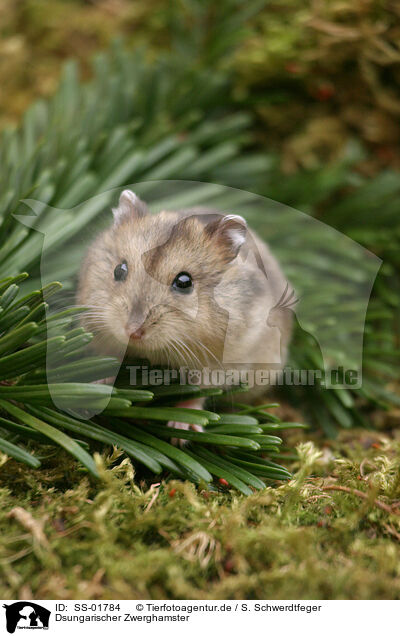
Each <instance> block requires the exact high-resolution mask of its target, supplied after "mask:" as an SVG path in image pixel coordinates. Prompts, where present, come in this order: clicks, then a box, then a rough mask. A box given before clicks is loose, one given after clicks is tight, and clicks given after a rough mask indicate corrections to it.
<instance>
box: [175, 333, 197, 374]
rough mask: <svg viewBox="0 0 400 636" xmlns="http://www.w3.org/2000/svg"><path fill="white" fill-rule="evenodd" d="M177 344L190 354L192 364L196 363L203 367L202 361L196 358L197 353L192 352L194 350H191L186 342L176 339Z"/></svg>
mask: <svg viewBox="0 0 400 636" xmlns="http://www.w3.org/2000/svg"><path fill="white" fill-rule="evenodd" d="M175 342H176V343H177V344H178V343H179V344H180V345H181V348H183V349H184V350H185V351H187V352H188V354H189V356H190V359H191V362H194V363H196V362H197V364H198V365H199V366H200V367H201V366H202V365H201V361H200V360H199V358H198V357H197V356H196V354H195V352H194V351H193V350H192V349H191V348H190V347H189V346H188V345H187V344H186V343H185V342H183V341H182V340H181V339H180V338H175Z"/></svg>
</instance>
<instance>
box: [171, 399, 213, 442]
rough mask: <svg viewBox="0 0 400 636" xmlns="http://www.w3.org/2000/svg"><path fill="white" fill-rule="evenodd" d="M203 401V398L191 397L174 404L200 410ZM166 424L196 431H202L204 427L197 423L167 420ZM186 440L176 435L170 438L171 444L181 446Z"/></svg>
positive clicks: (182, 429)
mask: <svg viewBox="0 0 400 636" xmlns="http://www.w3.org/2000/svg"><path fill="white" fill-rule="evenodd" d="M204 402H205V400H204V398H193V399H191V400H185V401H184V402H178V404H177V405H176V406H178V407H179V408H186V409H196V410H201V409H202V408H203V405H204ZM167 426H169V427H170V428H180V429H181V431H197V432H199V433H203V432H204V428H203V427H202V426H200V425H199V424H187V423H186V422H168V424H167ZM188 441H189V440H186V439H177V438H176V437H173V438H172V439H171V444H173V445H174V446H180V447H181V448H183V447H184V446H185V445H186V444H187V443H188Z"/></svg>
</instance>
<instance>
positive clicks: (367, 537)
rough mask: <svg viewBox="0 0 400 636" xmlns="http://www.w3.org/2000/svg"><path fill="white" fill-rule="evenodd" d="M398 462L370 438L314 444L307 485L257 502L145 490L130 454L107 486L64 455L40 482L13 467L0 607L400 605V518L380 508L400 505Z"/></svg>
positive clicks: (0, 560) (6, 471) (391, 448)
mask: <svg viewBox="0 0 400 636" xmlns="http://www.w3.org/2000/svg"><path fill="white" fill-rule="evenodd" d="M372 444H373V445H374V446H372ZM366 445H369V447H368V448H366ZM377 445H379V448H375V447H376V446H377ZM399 450H400V449H399V442H398V441H397V442H396V441H395V440H393V439H392V440H389V438H386V437H384V436H382V435H381V434H379V435H378V434H374V433H370V434H368V435H367V434H366V433H365V432H360V431H358V432H357V431H355V432H354V433H352V437H351V439H349V437H348V436H347V438H342V439H341V440H339V441H337V442H334V443H332V444H331V445H330V447H327V446H326V445H325V448H324V450H323V452H322V451H319V450H318V449H317V448H316V447H315V446H314V445H313V444H312V443H309V442H308V443H301V444H300V446H299V451H300V456H301V462H300V464H299V465H298V466H297V468H298V470H297V473H296V477H295V479H293V480H292V481H291V482H289V483H287V484H284V485H278V486H277V487H276V486H275V487H269V488H266V489H265V490H264V491H262V492H258V493H254V494H253V495H251V496H249V497H244V496H241V495H237V494H236V493H234V492H233V491H232V492H209V491H203V490H201V489H199V490H197V489H196V488H195V486H193V485H192V484H189V483H188V482H181V481H168V482H165V481H162V482H161V484H160V485H157V484H153V485H152V484H150V483H149V482H145V481H141V482H140V481H139V477H140V476H138V475H136V476H135V472H134V468H133V466H132V464H131V462H130V461H129V460H128V459H124V460H123V461H121V456H120V455H119V453H117V452H114V454H112V455H111V456H108V457H106V456H103V457H102V458H100V456H99V457H98V466H99V469H100V471H101V473H102V481H101V482H100V483H94V482H92V481H90V479H89V477H88V476H87V475H86V474H85V473H84V471H81V472H78V471H77V470H76V464H75V463H74V462H73V460H70V459H69V458H68V457H67V456H66V455H64V454H63V452H62V451H57V452H54V451H51V452H52V454H51V455H49V457H48V458H47V459H46V460H45V462H44V463H45V466H46V467H45V469H44V470H39V471H37V470H36V471H33V470H30V469H26V467H22V466H21V465H18V464H17V463H15V462H14V461H7V462H6V463H5V464H4V465H3V467H2V473H1V476H2V478H1V483H2V485H3V486H2V488H1V490H0V504H1V505H0V508H1V513H0V516H1V525H2V528H3V533H2V538H1V539H0V567H1V570H2V576H1V583H0V596H1V597H3V598H15V597H21V596H23V597H30V598H86V597H87V598H93V599H111V598H129V599H130V598H153V599H163V598H166V599H173V598H185V599H212V598H219V599H226V598H238V599H245V598H270V599H280V598H286V599H291V598H302V599H312V598H315V599H317V598H320V599H322V598H336V599H338V598H343V599H353V598H354V599H363V598H384V599H393V598H399V597H400V582H399V581H400V579H399V574H400V565H399V564H400V542H399V538H400V534H399V531H400V523H399V516H398V514H395V512H396V510H397V511H398V508H395V507H393V511H392V512H391V513H390V511H388V510H382V509H380V508H379V507H377V505H376V503H374V500H378V501H380V502H382V503H383V504H386V505H387V506H391V505H392V504H396V502H397V503H398V501H399V498H400V484H399V477H398V475H399V468H400V460H399V457H400V454H399ZM49 452H50V451H49ZM349 455H351V458H349ZM363 460H364V461H363ZM118 462H120V463H118ZM361 462H363V463H362V464H361ZM360 465H361V474H360ZM106 467H108V469H107V470H105V468H106ZM362 475H363V476H362ZM138 483H140V486H138V485H137V484H138ZM324 485H335V486H344V487H346V488H350V489H352V490H353V489H357V490H359V491H362V492H364V493H367V494H368V500H363V499H361V498H360V497H359V496H355V495H353V494H349V493H347V492H341V491H333V490H329V491H328V490H323V487H324ZM17 507H20V508H21V509H23V511H22V513H21V511H19V512H18V511H17V512H15V509H16V508H17ZM13 510H14V512H11V511H13ZM10 512H11V514H10ZM24 514H26V515H27V518H26V519H25V517H24ZM21 515H22V516H21ZM32 520H33V522H32Z"/></svg>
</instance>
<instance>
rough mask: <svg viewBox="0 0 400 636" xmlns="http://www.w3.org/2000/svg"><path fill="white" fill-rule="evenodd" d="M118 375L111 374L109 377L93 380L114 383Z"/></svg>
mask: <svg viewBox="0 0 400 636" xmlns="http://www.w3.org/2000/svg"><path fill="white" fill-rule="evenodd" d="M116 379H117V376H115V375H114V376H110V377H108V378H101V380H93V384H114V382H115V380H116Z"/></svg>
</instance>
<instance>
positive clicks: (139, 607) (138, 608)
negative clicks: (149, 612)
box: [136, 603, 143, 612]
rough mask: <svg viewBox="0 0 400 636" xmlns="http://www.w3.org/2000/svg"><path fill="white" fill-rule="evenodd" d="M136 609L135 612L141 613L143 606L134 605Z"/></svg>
mask: <svg viewBox="0 0 400 636" xmlns="http://www.w3.org/2000/svg"><path fill="white" fill-rule="evenodd" d="M136 609H137V611H138V612H141V611H142V609H143V605H142V604H141V603H138V604H137V605H136Z"/></svg>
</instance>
